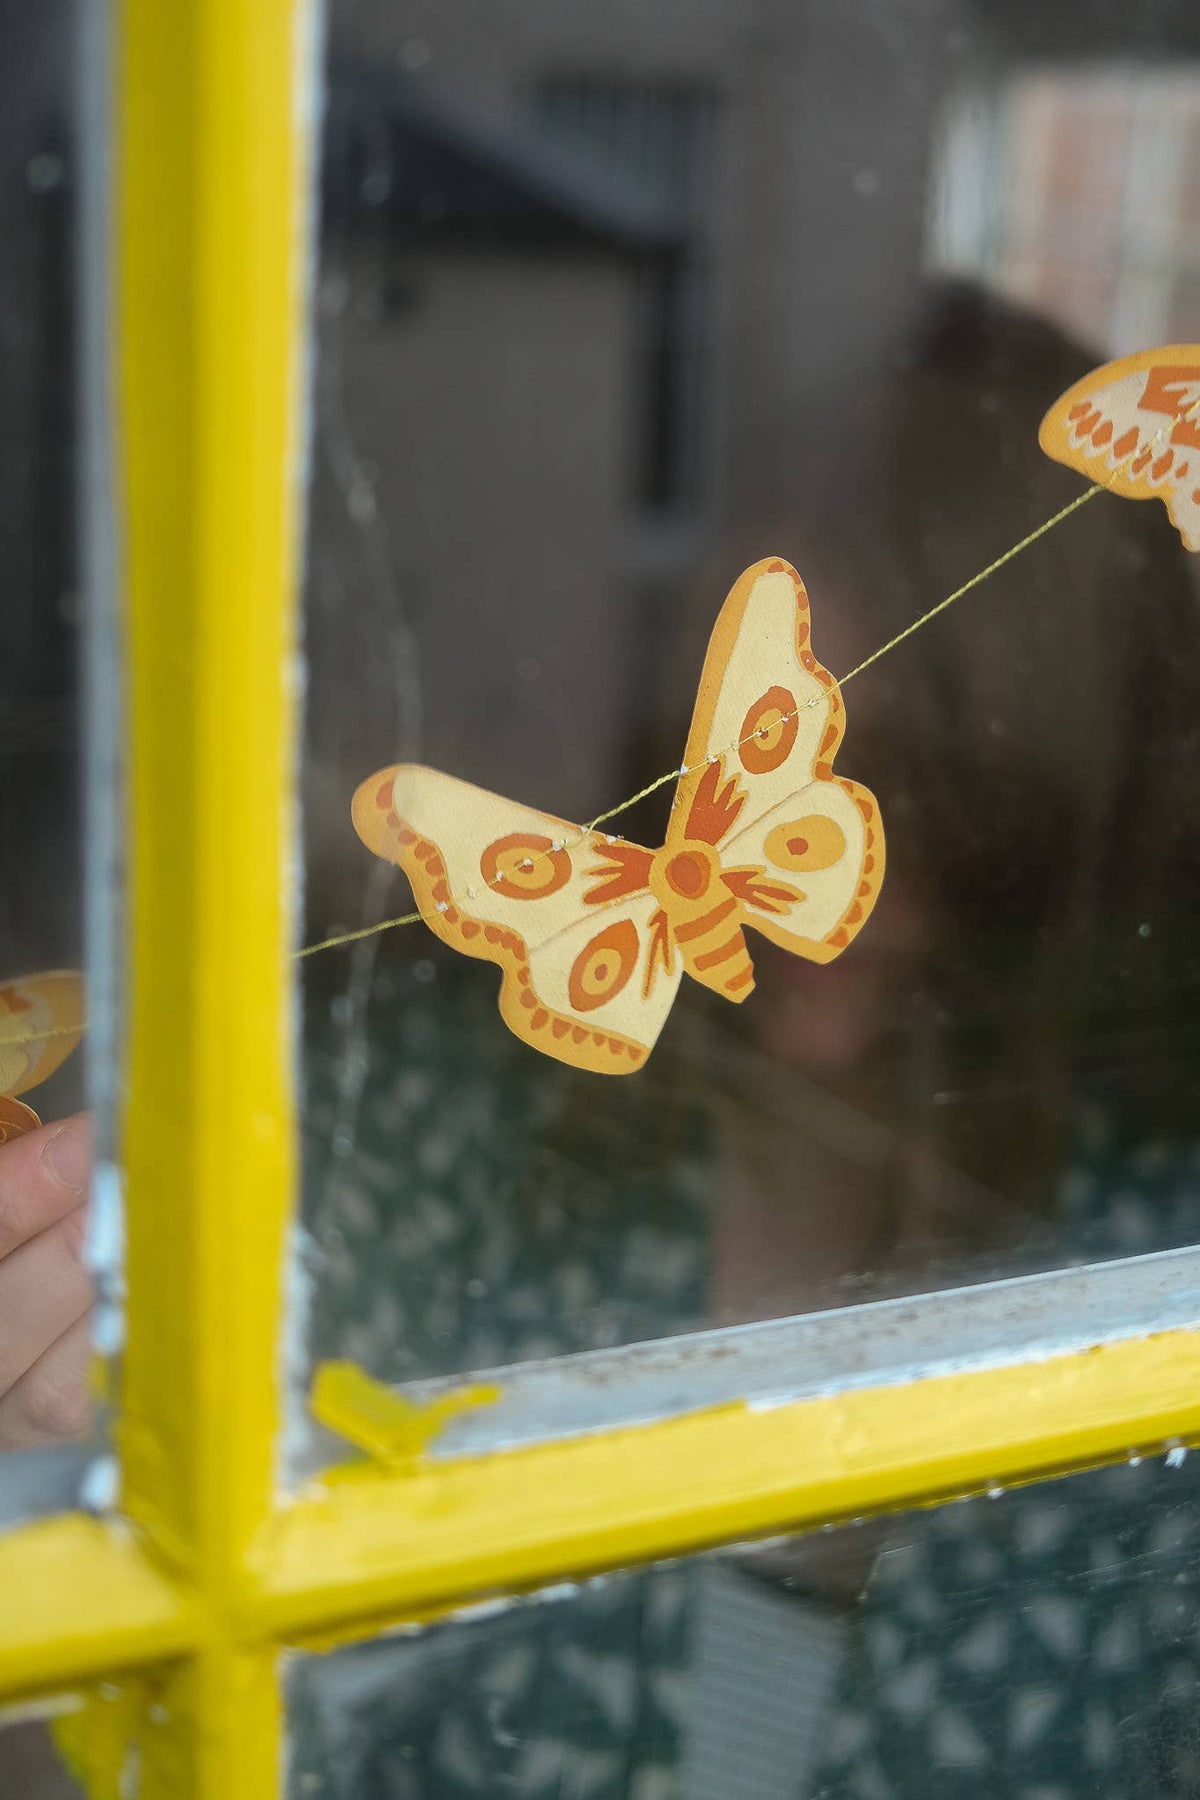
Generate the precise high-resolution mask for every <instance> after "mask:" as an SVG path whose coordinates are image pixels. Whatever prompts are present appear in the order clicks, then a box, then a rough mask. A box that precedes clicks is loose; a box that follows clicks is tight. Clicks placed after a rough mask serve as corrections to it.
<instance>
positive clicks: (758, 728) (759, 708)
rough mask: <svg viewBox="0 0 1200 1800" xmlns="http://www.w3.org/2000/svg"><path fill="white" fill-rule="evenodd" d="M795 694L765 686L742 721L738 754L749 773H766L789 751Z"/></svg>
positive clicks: (794, 726)
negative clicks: (764, 691)
mask: <svg viewBox="0 0 1200 1800" xmlns="http://www.w3.org/2000/svg"><path fill="white" fill-rule="evenodd" d="M796 713H797V706H796V696H795V695H794V694H793V693H791V692H789V690H788V689H787V688H785V687H773V688H768V689H767V691H766V693H765V694H763V695H762V697H761V699H758V700H756V701H755V702H754V705H753V706H752V707H751V708H750V710H749V712H748V713H747V714H746V717H745V718H744V719H743V720H742V729H741V730H740V731H739V733H738V755H739V756H740V758H741V760H742V767H743V768H744V769H745V770H746V772H747V774H749V775H769V774H770V773H771V771H772V769H777V768H779V766H780V764H781V763H785V762H786V761H787V759H788V757H789V756H790V755H791V753H792V746H793V745H794V744H795V742H796V733H797V732H798V730H799V729H800V727H799V723H798V721H797V718H796Z"/></svg>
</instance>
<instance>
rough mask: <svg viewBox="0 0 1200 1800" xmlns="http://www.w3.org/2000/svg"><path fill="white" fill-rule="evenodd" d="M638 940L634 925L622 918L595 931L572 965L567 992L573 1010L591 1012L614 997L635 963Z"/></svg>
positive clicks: (626, 980) (639, 945) (638, 947)
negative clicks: (602, 929)
mask: <svg viewBox="0 0 1200 1800" xmlns="http://www.w3.org/2000/svg"><path fill="white" fill-rule="evenodd" d="M640 949H641V944H640V942H639V939H638V934H637V927H636V926H635V925H634V924H633V923H632V921H631V920H629V919H621V920H620V921H619V922H618V923H617V924H616V925H610V926H608V928H607V929H606V930H604V931H600V932H597V934H596V936H595V937H594V938H592V939H591V941H590V943H588V944H585V946H584V948H583V949H582V950H581V951H580V952H579V955H578V956H577V957H576V958H575V961H574V963H573V964H572V965H571V973H570V976H569V978H568V981H567V992H568V994H569V995H570V999H571V1005H572V1006H573V1007H574V1008H575V1011H576V1012H591V1011H593V1010H594V1008H596V1007H597V1006H604V1005H605V1004H606V1003H607V1002H608V1001H609V1000H614V999H615V998H616V996H617V995H618V994H619V993H620V992H621V990H622V988H623V987H624V986H625V985H626V983H627V982H628V980H629V978H630V976H631V975H632V974H633V971H634V969H635V968H636V967H637V960H638V955H639V952H640Z"/></svg>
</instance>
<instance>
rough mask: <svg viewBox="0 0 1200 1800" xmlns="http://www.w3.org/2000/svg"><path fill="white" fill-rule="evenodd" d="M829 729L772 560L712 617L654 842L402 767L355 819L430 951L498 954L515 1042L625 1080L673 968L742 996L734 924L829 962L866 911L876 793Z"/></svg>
mask: <svg viewBox="0 0 1200 1800" xmlns="http://www.w3.org/2000/svg"><path fill="white" fill-rule="evenodd" d="M844 723H845V713H844V708H843V704H842V699H841V695H840V694H839V692H838V690H837V686H836V683H835V682H834V679H833V677H832V676H831V675H830V674H829V673H828V671H827V670H826V669H824V668H822V666H821V665H820V663H819V662H818V661H817V659H816V657H815V656H814V654H813V651H812V647H811V643H810V625H809V609H808V596H807V594H806V592H805V588H804V583H803V582H802V581H801V580H800V577H799V576H798V575H797V573H796V571H795V570H794V569H793V568H792V567H791V566H790V565H789V564H788V563H785V562H782V561H780V560H778V559H770V560H767V561H764V562H760V563H756V564H755V565H754V567H753V568H750V569H748V570H747V571H746V573H745V574H744V575H743V576H742V577H741V579H740V580H739V581H738V583H737V584H736V586H735V587H734V588H733V590H732V592H731V593H730V595H729V597H728V599H727V600H726V602H725V604H724V606H723V607H722V609H721V613H720V616H719V618H718V620H717V623H716V626H715V628H714V630H713V634H712V639H711V642H710V644H709V648H708V654H707V657H706V659H705V664H704V671H703V674H702V676H701V680H700V690H699V695H698V698H697V701H696V710H695V714H694V716H693V719H692V727H691V731H690V733H689V736H688V742H687V750H686V752H685V755H684V765H683V772H682V774H681V776H680V779H679V786H678V789H677V791H676V796H675V802H674V805H673V808H672V811H671V822H670V826H669V828H668V831H667V839H666V842H665V844H663V845H662V846H661V847H660V848H659V849H657V850H647V849H644V848H643V847H642V846H641V845H639V844H633V843H630V842H628V841H627V840H626V839H623V838H619V837H610V836H609V835H607V834H606V833H603V832H600V831H596V830H581V829H580V828H579V827H578V826H573V825H570V824H567V823H566V822H565V821H564V820H561V819H557V818H554V817H552V816H551V815H549V814H547V813H543V812H539V811H537V810H536V809H534V808H533V807H528V806H521V805H518V804H516V803H515V802H513V801H510V800H505V799H502V798H501V797H500V796H499V795H496V794H491V793H488V792H487V791H486V790H484V789H483V788H478V787H474V786H472V785H470V784H469V783H467V782H464V781H459V780H457V779H455V777H453V776H450V775H444V774H441V773H439V771H437V770H436V769H427V768H423V767H420V766H419V765H416V764H404V765H401V766H399V767H396V768H390V769H383V770H380V771H379V772H378V773H377V774H375V775H372V776H371V777H370V779H369V780H367V781H365V782H363V784H362V786H361V787H360V788H359V789H358V792H357V793H356V794H355V796H354V803H353V818H354V824H355V828H356V830H357V831H358V834H359V836H360V837H361V838H362V840H363V842H364V843H365V844H366V845H367V847H368V848H369V849H371V850H373V851H374V852H375V853H376V855H378V856H382V857H384V858H386V859H387V860H389V861H391V862H394V863H397V864H398V865H399V866H400V867H401V868H402V869H403V870H404V871H405V873H406V875H407V876H408V878H409V880H410V881H411V883H412V887H413V892H414V894H415V897H416V902H417V906H418V908H419V910H420V912H421V915H422V917H423V918H424V919H425V921H426V923H427V924H428V925H429V926H430V927H431V929H432V930H433V931H435V932H436V933H437V935H438V936H439V937H440V938H441V939H442V940H443V941H444V942H445V943H447V944H450V945H452V946H453V947H454V948H455V949H457V950H461V951H463V952H464V953H465V954H466V955H468V956H474V957H480V958H483V959H485V960H487V961H489V962H494V963H497V964H499V966H500V968H501V970H502V972H503V979H502V982H501V989H500V1011H501V1013H502V1015H503V1017H504V1019H505V1021H506V1023H507V1024H508V1025H509V1026H510V1027H511V1028H512V1030H513V1031H515V1032H516V1033H517V1035H518V1036H519V1037H521V1038H523V1039H524V1040H525V1042H526V1043H528V1044H531V1045H533V1047H534V1048H535V1049H538V1050H543V1051H545V1052H547V1053H548V1054H549V1055H551V1056H555V1057H557V1058H559V1060H560V1061H562V1062H566V1063H571V1064H573V1065H575V1066H576V1067H578V1068H583V1069H590V1070H593V1071H596V1072H598V1073H601V1074H612V1075H624V1074H629V1073H631V1072H632V1071H633V1070H634V1069H637V1068H640V1067H641V1065H642V1064H643V1063H644V1062H645V1060H646V1057H647V1056H648V1055H649V1053H650V1051H651V1049H652V1048H653V1046H654V1043H655V1041H656V1039H657V1037H658V1034H659V1031H660V1030H661V1028H662V1026H663V1024H664V1022H665V1020H666V1017H667V1014H668V1012H669V1011H670V1008H671V1003H672V1001H673V1000H674V998H675V994H676V991H677V990H678V987H679V983H680V980H681V979H682V977H683V975H684V974H685V973H686V974H688V975H690V976H691V977H692V978H693V980H695V981H699V982H701V983H703V985H704V986H705V987H709V988H712V989H713V990H714V991H715V992H716V993H719V994H722V995H724V996H725V998H726V999H729V1000H733V1001H738V1002H740V1001H742V1000H744V999H746V997H747V996H748V995H749V994H750V993H751V992H752V990H753V987H754V967H753V963H752V961H751V955H750V949H749V946H748V944H747V942H746V936H745V932H746V929H747V928H748V927H749V928H752V929H754V930H756V931H759V932H762V933H763V934H764V935H765V936H766V937H768V938H770V939H772V940H773V941H774V942H775V943H777V944H780V945H782V946H783V948H784V949H787V950H791V951H794V952H795V953H796V954H797V955H800V956H805V957H808V958H810V959H812V960H813V961H816V962H829V961H831V960H832V959H833V958H834V957H835V956H837V955H839V954H840V953H841V951H842V950H844V949H845V948H846V946H847V945H848V944H849V943H850V942H851V940H852V939H853V938H854V936H855V935H856V934H857V932H858V931H859V930H860V929H861V928H862V926H863V924H864V923H865V922H866V919H867V917H868V915H869V914H870V912H871V908H872V907H873V905H874V903H875V899H876V896H877V895H878V892H879V888H880V883H881V882H882V879H883V869H884V838H883V829H882V826H881V823H880V819H879V809H878V807H877V805H876V802H875V800H874V797H873V796H872V795H871V794H870V793H869V792H868V791H867V789H866V788H864V787H861V786H860V785H859V784H857V783H855V782H853V781H848V780H846V779H845V778H843V777H842V776H838V775H835V774H834V773H833V759H834V756H835V754H836V751H837V747H838V744H839V742H840V740H841V736H842V731H843V729H844Z"/></svg>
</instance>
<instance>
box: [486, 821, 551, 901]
mask: <svg viewBox="0 0 1200 1800" xmlns="http://www.w3.org/2000/svg"><path fill="white" fill-rule="evenodd" d="M479 872H480V874H481V875H482V876H483V879H484V880H485V881H486V883H487V885H488V886H489V887H490V888H494V889H495V890H496V892H497V893H498V894H504V895H505V896H506V897H507V898H508V899H509V900H544V899H545V898H546V896H547V894H556V893H557V892H558V890H559V888H561V887H565V886H566V884H567V882H568V881H570V879H571V859H570V857H569V856H568V855H567V853H566V851H565V850H562V849H559V848H558V847H557V846H556V845H555V844H554V842H553V840H552V839H550V838H548V837H538V836H537V835H536V833H534V832H530V831H510V832H509V834H508V836H507V837H502V838H497V839H496V841H495V843H494V844H489V845H488V847H487V849H486V850H485V851H484V852H483V855H482V856H481V857H480V859H479Z"/></svg>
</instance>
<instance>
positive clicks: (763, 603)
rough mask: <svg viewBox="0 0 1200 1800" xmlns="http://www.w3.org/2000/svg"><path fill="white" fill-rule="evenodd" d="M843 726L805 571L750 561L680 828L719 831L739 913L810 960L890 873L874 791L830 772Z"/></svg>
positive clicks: (716, 665)
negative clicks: (815, 639) (817, 639)
mask: <svg viewBox="0 0 1200 1800" xmlns="http://www.w3.org/2000/svg"><path fill="white" fill-rule="evenodd" d="M844 728H845V708H844V705H843V702H842V698H841V695H840V693H839V692H838V689H837V684H836V683H835V681H834V679H833V676H832V675H830V673H829V671H828V670H827V669H825V668H823V667H822V666H821V664H820V663H819V662H818V661H817V659H816V656H815V655H814V653H813V649H812V643H811V633H810V620H809V609H808V595H807V592H806V591H805V587H804V583H803V582H802V581H801V579H800V577H799V575H798V574H797V573H796V571H795V569H793V568H792V566H791V564H790V563H786V562H783V561H781V560H780V559H779V558H770V559H768V560H766V561H764V562H760V563H755V564H754V566H753V567H752V568H750V569H747V570H746V573H745V574H744V575H743V576H742V577H741V579H740V580H739V581H738V582H737V584H736V586H735V587H734V588H733V590H732V592H731V593H730V595H729V598H728V599H727V600H726V602H725V604H724V606H723V607H722V609H721V614H720V617H719V618H718V620H717V623H716V626H715V628H714V630H713V635H712V639H711V641H710V644H709V649H708V655H707V657H706V659H705V663H704V673H703V675H702V677H701V681H700V692H699V697H698V699H697V702H696V711H695V715H694V717H693V720H692V729H691V732H690V734H689V736H688V745H687V752H686V756H685V759H684V760H685V766H686V769H687V773H686V774H685V775H684V776H683V777H682V778H681V780H680V784H679V790H678V793H677V795H676V800H675V807H674V810H673V813H672V819H671V835H672V838H673V839H674V838H687V837H692V838H696V839H700V840H701V841H704V842H707V843H709V844H711V845H713V846H714V847H715V848H716V849H717V851H718V854H719V857H720V861H721V866H722V872H723V873H722V878H723V880H724V882H725V884H726V886H727V887H728V888H729V890H730V892H731V893H733V894H734V896H735V897H736V898H737V900H738V901H739V904H740V908H741V919H742V923H743V924H747V925H752V926H753V927H754V929H755V930H756V931H761V932H762V933H763V934H764V935H765V936H767V937H769V938H771V939H773V940H774V941H775V942H776V943H778V944H782V945H783V946H784V948H785V949H788V950H794V951H796V952H797V953H799V954H800V955H802V956H806V957H809V958H811V959H812V960H813V961H815V962H830V961H832V959H833V958H834V957H835V956H837V955H839V954H840V952H841V951H842V950H844V949H845V948H846V946H847V944H849V943H850V941H851V940H852V939H853V938H854V937H855V935H856V934H857V933H858V932H859V931H860V930H861V929H862V926H863V925H864V924H865V922H866V920H867V918H868V916H869V914H870V912H871V909H872V907H873V906H874V904H875V900H876V897H877V895H878V893H879V889H880V885H881V883H882V881H883V871H884V854H885V846H884V836H883V827H882V823H881V821H880V817H879V808H878V805H877V803H876V801H875V798H874V795H873V794H871V793H870V792H869V791H868V789H866V788H865V787H862V786H861V785H860V784H859V783H857V782H854V781H848V780H846V779H845V778H844V777H842V776H838V775H835V774H834V773H833V759H834V757H835V755H836V753H837V748H838V745H839V743H840V742H841V737H842V732H843V730H844ZM745 991H747V992H748V991H749V989H748V988H747V989H746V990H745ZM730 997H731V998H739V997H741V996H740V995H736V996H735V995H732V994H731V995H730Z"/></svg>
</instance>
